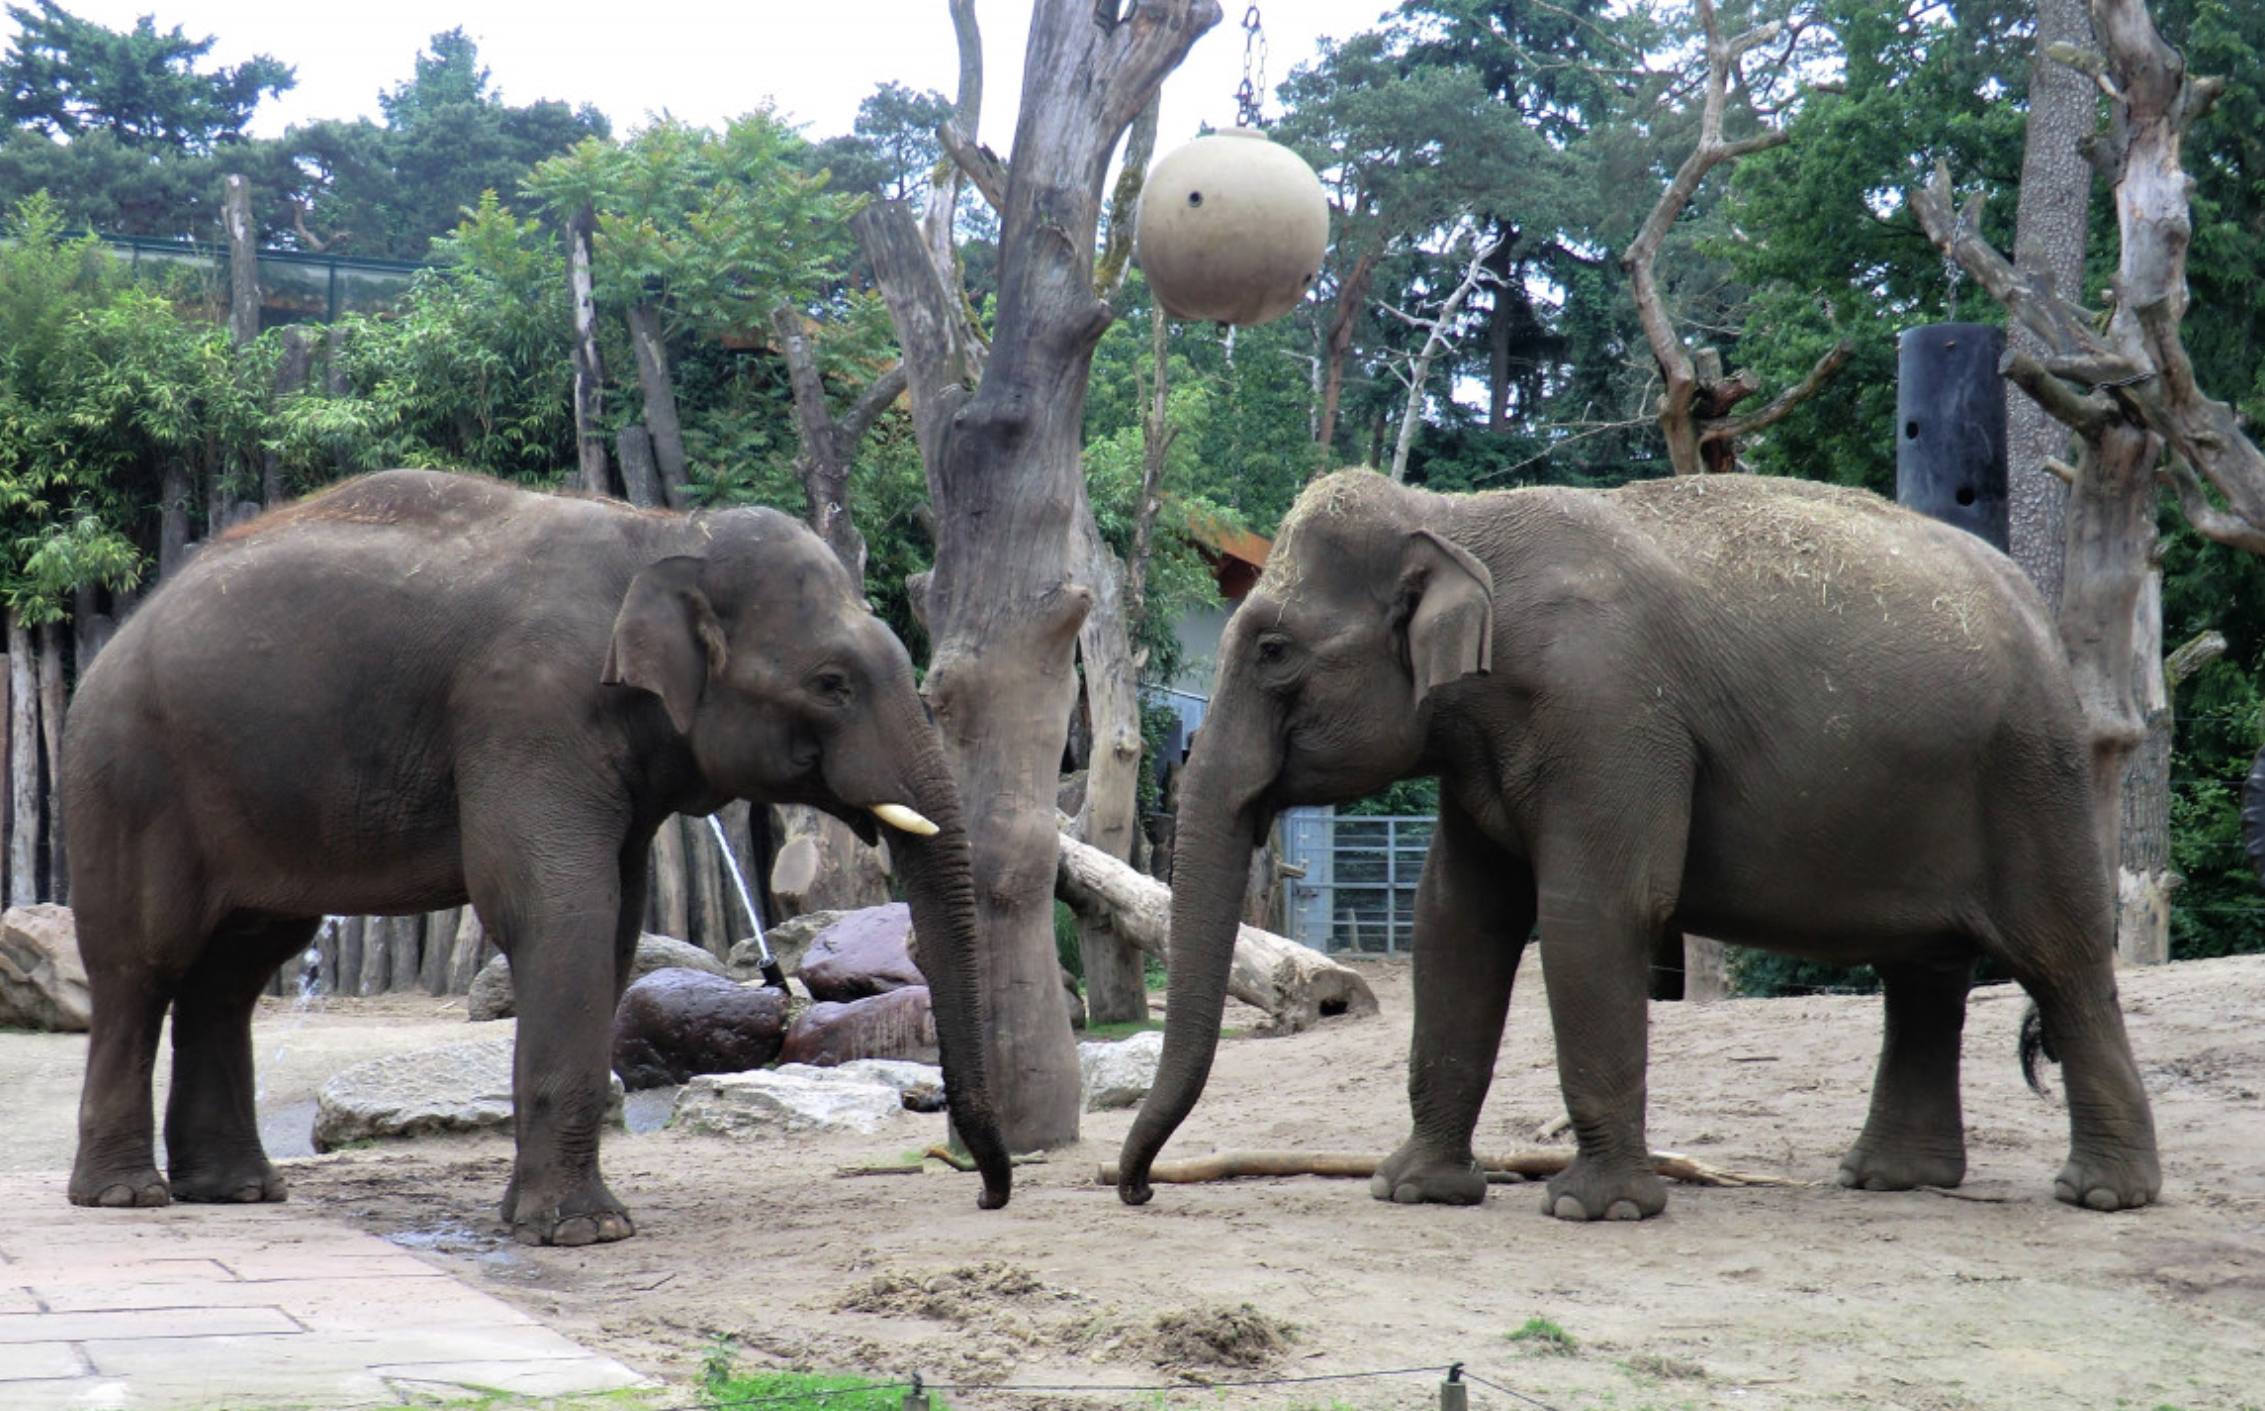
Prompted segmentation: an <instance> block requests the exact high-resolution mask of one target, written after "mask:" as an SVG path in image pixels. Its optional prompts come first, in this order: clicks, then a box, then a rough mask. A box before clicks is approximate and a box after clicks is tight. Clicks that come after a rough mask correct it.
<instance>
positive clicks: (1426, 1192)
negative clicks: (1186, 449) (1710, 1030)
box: [1119, 472, 2161, 1220]
mask: <svg viewBox="0 0 2265 1411" xmlns="http://www.w3.org/2000/svg"><path fill="white" fill-rule="evenodd" d="M2084 741H2085V735H2084V731H2083V727H2082V723H2081V720H2080V719H2079V716H2078V711H2077V704H2076V699H2075V695H2074V691H2073V689H2072V688H2071V686H2070V684H2069V676H2068V671H2067V668H2066V665H2065V662H2064V659H2063V656H2062V654H2061V651H2060V647H2059V644H2058V642H2057V640H2056V638H2055V636H2054V633H2053V632H2052V630H2051V628H2050V627H2049V626H2048V625H2047V622H2046V618H2045V614H2044V610H2043V606H2042V604H2041V603H2040V602H2039V601H2038V599H2037V597H2036V595H2035V593H2034V592H2033V591H2032V590H2031V589H2030V588H2029V586H2028V584H2027V583H2026V582H2024V581H2023V580H2022V579H2021V576H2020V574H2019V572H2018V570H2016V569H2015V568H2014V567H2013V565H2012V563H2011V562H2010V561H2009V560H2007V559H2006V558H2005V557H2004V556H2003V555H2001V554H1998V553H1996V552H1995V551H1994V550H1991V549H1990V548H1988V547H1987V546H1985V545H1984V544H1982V542H1981V541H1980V540H1977V539H1974V538H1972V537H1971V536H1968V535H1966V534H1963V533H1960V532H1958V531H1956V530H1952V529H1949V528H1946V527H1944V526H1941V525H1939V524H1936V523H1934V522H1932V521H1929V520H1926V519H1922V518H1920V517H1919V516H1916V515H1913V514H1909V513H1906V512H1904V511H1902V510H1899V509H1897V508H1895V507H1894V506H1892V505H1889V504H1887V503H1886V502H1885V501H1882V500H1879V499H1877V498H1876V497H1873V496H1870V495H1864V494H1861V493H1859V492H1853V491H1845V490H1837V489H1832V488H1828V487H1824V486H1818V485H1811V484H1805V483H1800V482H1792V481H1782V480H1765V479H1757V478H1753V477H1748V476H1722V477H1711V476H1710V477H1705V478H1693V479H1688V480H1676V481H1657V482H1650V483H1645V484H1638V485H1631V486H1629V487H1627V488H1625V489H1622V490H1617V491H1612V492H1609V493H1597V492H1587V491H1575V490H1562V489H1533V490H1513V491H1507V492H1502V493H1496V494H1488V495H1478V496H1467V497H1466V496H1441V495H1435V494H1430V493H1427V492H1424V491H1420V490H1413V489H1408V488H1405V487H1401V486H1396V485H1393V484H1392V483H1391V482H1389V481H1387V480H1385V479H1384V478H1383V477H1381V476H1377V475H1374V474H1370V473H1367V472H1347V473H1344V474H1340V475H1335V476H1331V477H1329V478H1327V479H1325V480H1322V481H1320V482H1318V483H1317V484H1316V485H1314V486H1313V487H1312V488H1310V489H1309V490H1307V492H1306V494H1305V495H1304V496H1303V497H1302V498H1301V499H1300V501H1299V503H1298V505H1297V507H1296V508H1295V509H1294V510H1293V511H1292V513H1291V516H1290V519H1289V520H1288V521H1287V522H1286V523H1285V526H1284V529H1283V531H1282V534H1281V537H1280V538H1279V540H1278V541H1277V543H1276V545H1275V548H1274V552H1273V555H1272V557H1271V558H1270V560H1269V562H1268V564H1267V567H1266V572H1265V576H1264V577H1263V578H1262V579H1261V581H1260V582H1259V584H1258V587H1257V588H1256V590H1255V591H1254V592H1253V593H1252V594H1251V595H1250V597H1249V598H1248V599H1247V600H1246V601H1245V603H1244V605H1243V606H1242V608H1241V609H1240V610H1239V611H1238V612H1237V613H1236V614H1235V617H1234V619H1233V621H1231V622H1230V623H1229V624H1228V627H1227V631H1226V634H1225V638H1224V640H1223V641H1222V643H1221V645H1220V649H1219V672H1218V679H1217V683H1216V685H1215V688H1214V691H1213V694H1212V698H1211V706H1210V710H1209V713H1208V714H1207V715H1206V717H1205V720H1204V726H1203V731H1202V733H1201V734H1200V735H1199V736H1198V738H1197V741H1196V744H1195V748H1194V751H1193V754H1192V755H1191V757H1190V759H1189V761H1188V767H1187V774H1186V776H1185V779H1184V781H1183V785H1182V788H1183V793H1182V800H1183V802H1182V805H1181V809H1180V815H1179V824H1178V826H1179V845H1178V847H1177V848H1176V849H1175V857H1176V858H1177V859H1178V861H1177V864H1176V866H1175V869H1174V870H1175V876H1174V878H1173V910H1172V967H1171V992H1170V1000H1169V1005H1168V1008H1167V1021H1166V1030H1165V1041H1164V1055H1163V1061H1162V1068H1161V1071H1160V1072H1159V1074H1158V1076H1157V1081H1156V1085H1155V1087H1154V1089H1153V1090H1152V1091H1151V1092H1150V1094H1149V1096H1148V1099H1147V1101H1146V1102H1145V1103H1144V1104H1143V1105H1142V1107H1141V1111H1140V1115H1139V1117H1138V1119H1137V1120H1136V1122H1135V1124H1134V1126H1133V1129H1132V1132H1131V1134H1130V1136H1129V1137H1128V1138H1127V1139H1126V1142H1125V1146H1124V1153H1123V1160H1122V1163H1121V1177H1120V1184H1119V1193H1120V1194H1121V1195H1122V1196H1123V1198H1124V1199H1125V1200H1126V1201H1127V1202H1129V1203H1133V1204H1139V1203H1141V1202H1143V1201H1145V1200H1147V1199H1148V1197H1149V1193H1150V1192H1149V1186H1148V1174H1149V1168H1150V1165H1151V1163H1152V1162H1153V1161H1154V1159H1155V1156H1156V1153H1157V1151H1158V1149H1159V1148H1160V1147H1162V1146H1163V1144H1164V1142H1165V1140H1166V1139H1167V1138H1168V1137H1170V1135H1171V1134H1172V1132H1173V1130H1174V1129H1175V1128H1176V1127H1177V1126H1178V1125H1179V1124H1180V1122H1181V1121H1182V1119H1184V1118H1185V1117H1186V1115H1187V1113H1188V1111H1189V1109H1190V1108H1191V1107H1192V1106H1193V1105H1194V1103H1195V1100H1196V1098H1197V1097H1198V1096H1199V1095H1200V1094H1201V1092H1202V1090H1203V1084H1204V1080H1205V1078H1206V1076H1207V1075H1208V1073H1209V1071H1210V1064H1211V1058H1212V1051H1213V1049H1214V1047H1215V1046H1216V1044H1217V1041H1218V1034H1219V1020H1220V1014H1221V1005H1222V1001H1223V997H1224V994H1225V989H1226V977H1227V972H1228V964H1229V959H1230V956H1231V953H1232V949H1231V948H1232V944H1233V939H1234V932H1235V922H1236V918H1237V916H1238V914H1239V912H1240V903H1241V899H1242V894H1243V887H1244V877H1245V870H1244V866H1243V861H1244V859H1245V858H1246V857H1247V856H1248V855H1249V850H1250V847H1251V845H1252V843H1253V842H1254V841H1255V840H1257V839H1258V838H1260V837H1262V836H1263V834H1264V832H1265V829H1266V827H1267V825H1268V823H1269V821H1270V820H1271V819H1272V817H1273V816H1274V813H1275V812H1276V810H1278V809H1281V808H1284V807H1287V806H1290V805H1295V804H1320V803H1331V802H1343V801H1346V800H1351V799H1356V798H1359V797H1361V796H1363V795H1365V794H1368V793H1371V792H1373V791H1374V790H1376V789H1378V788H1380V787H1382V786H1383V785H1385V784H1387V783H1390V782H1392V781H1393V780H1397V779H1405V778H1409V777H1413V776H1420V775H1437V776H1438V777H1439V779H1440V810H1439V823H1438V830H1437V833H1436V836H1435V838H1434V840H1433V843H1432V847H1431V854H1430V859H1429V862H1428V863H1427V865H1426V867H1425V870H1424V875H1423V881H1422V884H1421V887H1420V889H1419V891H1418V893H1417V899H1416V916H1415V943H1414V944H1415V973H1414V984H1415V1035H1414V1041H1413V1046H1412V1051H1411V1053H1410V1055H1409V1074H1408V1095H1409V1102H1410V1107H1411V1109H1412V1112H1413V1117H1414V1124H1413V1131H1412V1133H1411V1135H1410V1136H1409V1137H1408V1139H1407V1141H1406V1142H1405V1143H1404V1144H1403V1145H1402V1146H1401V1147H1400V1148H1399V1150H1398V1151H1396V1152H1394V1153H1393V1154H1392V1155H1391V1156H1390V1157H1389V1158H1388V1159H1387V1160H1386V1161H1385V1163H1384V1165H1383V1167H1382V1168H1381V1170H1380V1171H1379V1173H1378V1174H1377V1176H1376V1178H1375V1181H1374V1185H1373V1190H1374V1192H1375V1194H1376V1195H1377V1196H1378V1197H1379V1198H1382V1199H1390V1200H1398V1201H1442V1202H1448V1203H1456V1204H1467V1203H1471V1202H1475V1201H1478V1200H1479V1199H1481V1198H1482V1197H1483V1196H1484V1194H1485V1192H1486V1185H1485V1182H1484V1180H1483V1178H1482V1176H1481V1174H1480V1172H1479V1171H1478V1169H1477V1167H1476V1165H1475V1164H1474V1161H1473V1153H1472V1149H1471V1133H1472V1129H1473V1127H1474V1125H1475V1124H1476V1122H1477V1120H1478V1115H1479V1108H1480V1105H1481V1104H1482V1103H1483V1102H1484V1101H1485V1098H1486V1092H1487V1086H1488V1083H1489V1081H1490V1080H1491V1078H1492V1076H1493V1072H1494V1061H1495V1051H1496V1048H1497V1046H1498V1045H1499V1043H1500V1040H1501V1036H1502V1026H1503V1018H1504V1014H1505V1011H1506V1010H1507V1008H1508V1005H1509V1001H1510V988H1511V979H1512V976H1513V974H1514V973H1515V971H1516V969H1517V966H1518V961H1519V957H1520V956H1521V955H1522V953H1523V952H1524V950H1525V947H1526V943H1527V939H1528V936H1529V934H1530V933H1531V932H1532V931H1533V929H1534V928H1535V927H1536V925H1537V923H1538V927H1539V934H1540V944H1541V953H1542V959H1543V966H1542V978H1543V983H1544V984H1545V986H1546V987H1547V990H1548V996H1549V1007H1550V1015H1551V1020H1552V1023H1553V1026H1554V1028H1555V1031H1556V1034H1557V1056H1558V1078H1559V1082H1560V1084H1561V1085H1562V1087H1563V1090H1564V1096H1565V1106H1566V1111H1567V1113H1568V1114H1569V1116H1570V1117H1571V1119H1572V1123H1573V1130H1574V1132H1575V1134H1576V1135H1577V1137H1578V1139H1579V1143H1580V1149H1579V1153H1578V1155H1577V1156H1576V1157H1575V1159H1574V1161H1573V1163H1572V1165H1571V1166H1570V1167H1569V1168H1568V1169H1567V1170H1566V1171H1565V1172H1564V1173H1563V1174H1561V1175H1559V1176H1558V1177H1557V1178H1556V1179H1554V1180H1552V1181H1550V1182H1549V1188H1548V1194H1547V1195H1546V1197H1545V1198H1544V1200H1543V1209H1544V1210H1545V1211H1546V1212H1547V1213H1550V1214H1554V1215H1556V1216H1558V1217H1560V1218H1563V1219H1572V1220H1595V1219H1636V1218H1642V1217H1645V1216H1650V1215H1655V1214H1657V1213H1659V1211H1660V1210H1661V1209H1662V1208H1663V1207H1664V1206H1665V1204H1666V1198H1667V1196H1666V1188H1665V1187H1664V1185H1663V1184H1662V1183H1661V1181H1660V1179H1659V1177H1658V1176H1656V1175H1655V1174H1653V1172H1652V1169H1651V1165H1650V1162H1649V1161H1648V1160H1647V1158H1646V1151H1647V1145H1646V1141H1645V1134H1644V1101H1645V1098H1644V1069H1645V1004H1646V994H1647V983H1646V982H1647V970H1648V968H1649V965H1650V962H1651V959H1652V957H1653V955H1654V953H1655V950H1658V949H1659V948H1661V947H1663V946H1670V947H1671V946H1673V945H1674V944H1675V943H1676V940H1677V938H1678V937H1679V936H1680V934H1681V933H1682V932H1684V931H1692V932H1696V933H1699V934H1702V935H1707V936H1714V937H1719V938H1721V939H1723V940H1726V941H1732V942H1736V943H1739V944H1744V945H1751V946H1760V947H1763V948H1766V949H1770V950H1776V951H1782V952H1786V953H1789V954H1794V955H1801V956H1809V957H1814V958H1817V959H1823V960H1830V961H1836V962H1842V963H1854V962H1859V961H1869V962H1871V963H1872V964H1874V965H1875V966H1877V967H1878V969H1879V973H1880V976H1881V979H1882V982H1883V985H1884V988H1885V991H1886V1004H1887V1026H1886V1032H1887V1036H1886V1043H1885V1047H1884V1049H1883V1051H1882V1053H1881V1055H1880V1064H1879V1072H1878V1077H1877V1081H1876V1083H1875V1086H1874V1088H1873V1093H1872V1107H1871V1114H1870V1116H1869V1118H1868V1120H1867V1121H1866V1123H1865V1126H1864V1130H1863V1132H1862V1134H1861V1135H1860V1136H1858V1137H1857V1139H1856V1144H1855V1146H1854V1147H1853V1148H1852V1149H1851V1150H1850V1151H1849V1152H1848V1153H1847V1155H1846V1156H1845V1157H1844V1158H1843V1159H1842V1162H1841V1170H1840V1179H1841V1182H1842V1183H1843V1184H1845V1185H1850V1186H1856V1187H1860V1188H1864V1189H1869V1190H1901V1189H1908V1188H1910V1187H1914V1186H1921V1185H1928V1186H1954V1185H1956V1184H1958V1182H1959V1181H1960V1179H1961V1178H1962V1177H1963V1175H1964V1173H1965V1168H1966V1152H1965V1136H1964V1128H1963V1124H1962V1121H1961V1116H1960V1111H1959V1093H1958V1060H1959V1033H1960V1029H1961V1027H1962V1025H1963V1024H1964V1022H1965V1015H1966V991H1967V987H1968V984H1969V980H1970V977H1971V975H1972V971H1973V966H1974V963H1975V960H1976V958H1977V957H1978V956H1980V955H1984V954H1987V955H1989V956H1991V957H1993V958H1994V959H1996V960H1997V961H1998V962H1999V963H2000V964H2001V965H2003V966H2004V967H2005V969H2006V970H2007V971H2008V972H2010V973H2011V974H2012V975H2013V976H2014V977H2015V978H2016V979H2018V980H2019V981H2020V982H2021V983H2022V984H2023V985H2024V986H2026V987H2027V988H2028V990H2029V993H2030V994H2031V995H2032V996H2033V997H2034V998H2035V1000H2036V1003H2037V1005H2038V1008H2039V1010H2040V1011H2041V1013H2042V1017H2043V1023H2044V1029H2045V1035H2046V1039H2047V1041H2048V1043H2049V1045H2050V1049H2051V1051H2052V1052H2054V1053H2056V1054H2058V1056H2059V1057H2060V1059H2061V1061H2062V1064H2063V1070H2064V1076H2065V1080H2066V1083H2067V1088H2068V1098H2069V1103H2068V1105H2069V1119H2070V1126H2071V1129H2072V1140H2071V1150H2070V1153H2069V1158H2068V1163H2067V1165H2066V1166H2064V1167H2063V1168H2062V1170H2061V1172H2060V1174H2059V1177H2058V1178H2057V1180H2056V1181H2055V1183H2054V1193H2055V1194H2056V1195H2057V1196H2059V1198H2060V1199H2062V1200H2064V1201H2068V1202H2071V1203H2075V1204H2081V1205H2085V1206H2089V1207H2092V1208H2095V1209H2106V1210H2114V1209H2121V1208H2125V1207H2129V1206H2138V1205H2145V1204H2146V1203H2148V1202H2149V1201H2151V1200H2153V1199H2154V1198H2155V1196H2156V1194H2157V1191H2158V1189H2159V1187H2160V1184H2161V1176H2160V1172H2159V1168H2158V1165H2157V1161H2156V1154H2155V1136H2154V1124H2153V1119H2152V1117H2151V1116H2150V1115H2149V1111H2148V1105H2147V1098H2146V1094H2145V1093H2144V1091H2143V1090H2142V1088H2141V1086H2140V1081H2139V1074H2138V1070H2137V1068H2136V1066H2135V1064H2134V1063H2133V1060H2132V1056H2131V1048H2130V1045H2129V1043H2128V1042H2127V1040H2126V1038H2125V1036H2124V1028H2123V1017H2122V1013H2121V1010H2120V1009H2119V1008H2118V1006H2117V1002H2116V983H2115V974H2114V969H2113V953H2114V934H2113V931H2114V928H2113V916H2112V912H2111V902H2112V898H2111V896H2110V893H2109V889H2108V884H2107V875H2106V869H2105V868H2104V867H2103V865H2102V863H2101V859H2100V856H2099V852H2098V848H2097V845H2096V843H2095V842H2094V838H2093V830H2092V822H2091V812H2090V784H2089V776H2088V771H2087V764H2086V759H2087V756H2086V747H2085V743H2084Z"/></svg>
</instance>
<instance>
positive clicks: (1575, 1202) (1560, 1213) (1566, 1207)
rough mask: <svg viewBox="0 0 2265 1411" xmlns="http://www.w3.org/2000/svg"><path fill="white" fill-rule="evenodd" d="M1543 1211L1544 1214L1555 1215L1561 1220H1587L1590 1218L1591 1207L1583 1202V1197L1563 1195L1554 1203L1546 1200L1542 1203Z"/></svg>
mask: <svg viewBox="0 0 2265 1411" xmlns="http://www.w3.org/2000/svg"><path fill="white" fill-rule="evenodd" d="M1542 1213H1543V1214H1544V1215H1555V1216H1556V1217H1557V1218H1558V1219H1560V1220H1586V1219H1588V1218H1589V1208H1588V1207H1587V1206H1585V1205H1583V1204H1581V1198H1580V1197H1579V1196H1577V1195H1561V1196H1559V1197H1558V1198H1557V1201H1556V1203H1555V1204H1554V1205H1553V1204H1549V1203H1546V1202H1545V1203H1544V1204H1543V1205H1542Z"/></svg>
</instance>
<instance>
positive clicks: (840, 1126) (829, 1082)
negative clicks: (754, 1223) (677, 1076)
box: [669, 1064, 904, 1137]
mask: <svg viewBox="0 0 2265 1411" xmlns="http://www.w3.org/2000/svg"><path fill="white" fill-rule="evenodd" d="M903 1110H904V1103H903V1099H902V1097H900V1096H899V1094H898V1091H897V1089H895V1088H894V1087H891V1086H890V1085H889V1084H887V1083H877V1082H873V1081H870V1080H868V1079H864V1078H857V1077H848V1076H844V1075H843V1074H841V1073H840V1072H838V1071H835V1070H830V1069H822V1068H808V1067H803V1066H801V1065H799V1064H789V1065H787V1066H785V1067H780V1068H772V1069H758V1070H757V1071H755V1072H753V1073H704V1074H702V1075H700V1076H699V1077H697V1078H694V1079H693V1080H692V1081H691V1082H689V1083H687V1084H685V1087H684V1091H683V1092H681V1093H679V1094H677V1098H676V1113H675V1115H674V1116H672V1117H671V1118H670V1119H669V1125H670V1126H673V1127H682V1128H685V1129H686V1130H688V1131H694V1132H705V1133H708V1134H709V1135H711V1136H719V1137H743V1136H756V1135H763V1134H789V1133H796V1132H815V1131H848V1132H859V1133H863V1134H866V1135H871V1134H872V1133H874V1132H877V1131H879V1130H880V1129H881V1127H882V1125H883V1124H884V1123H886V1122H888V1121H889V1120H890V1119H891V1118H893V1117H895V1116H896V1114H898V1113H899V1112H902V1111H903Z"/></svg>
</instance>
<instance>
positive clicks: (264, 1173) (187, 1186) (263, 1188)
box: [173, 1158, 291, 1205]
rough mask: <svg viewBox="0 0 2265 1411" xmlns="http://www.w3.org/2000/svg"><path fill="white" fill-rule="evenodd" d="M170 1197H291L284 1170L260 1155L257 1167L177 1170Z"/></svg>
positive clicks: (225, 1201)
mask: <svg viewBox="0 0 2265 1411" xmlns="http://www.w3.org/2000/svg"><path fill="white" fill-rule="evenodd" d="M173 1198H174V1199H175V1200H178V1201H180V1202H182V1203H183V1204H186V1205H259V1204H261V1203H263V1202H276V1201H284V1200H288V1199H290V1198H291V1187H290V1183H289V1182H287V1181H285V1180H284V1179H283V1173H282V1172H281V1171H278V1170H276V1169H275V1168H274V1167H273V1166H270V1165H269V1164H268V1163H267V1161H266V1160H265V1159H264V1158H263V1159H262V1160H261V1161H260V1163H259V1165H258V1166H256V1167H239V1168H236V1169H233V1170H212V1171H195V1170H188V1171H183V1170H176V1171H174V1173H173Z"/></svg>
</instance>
